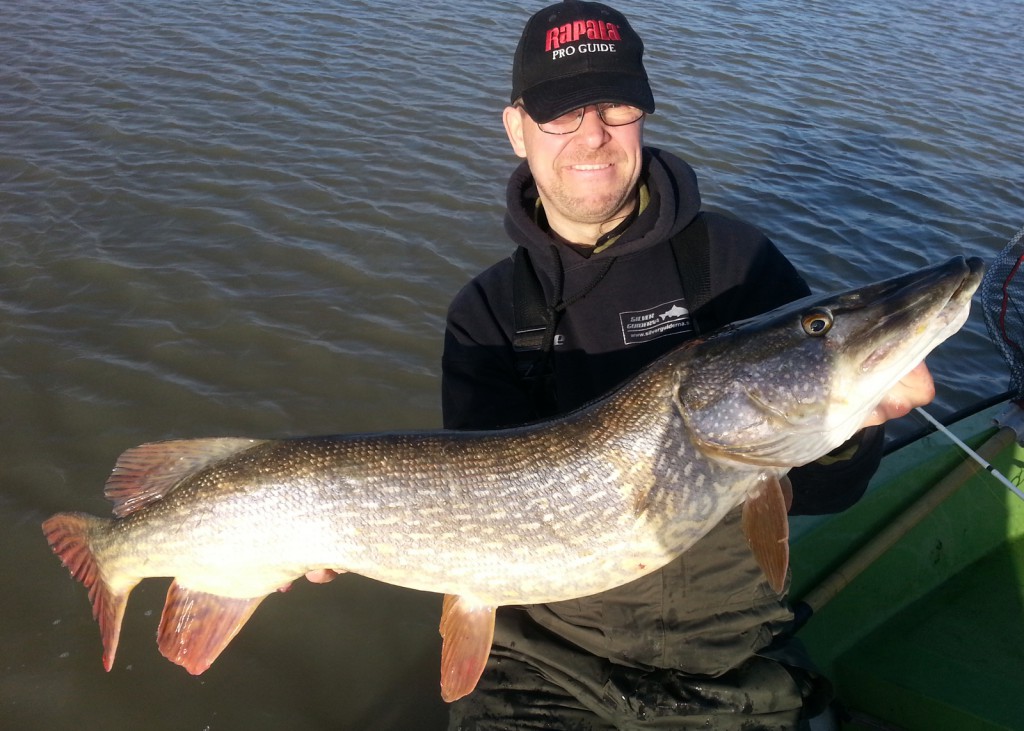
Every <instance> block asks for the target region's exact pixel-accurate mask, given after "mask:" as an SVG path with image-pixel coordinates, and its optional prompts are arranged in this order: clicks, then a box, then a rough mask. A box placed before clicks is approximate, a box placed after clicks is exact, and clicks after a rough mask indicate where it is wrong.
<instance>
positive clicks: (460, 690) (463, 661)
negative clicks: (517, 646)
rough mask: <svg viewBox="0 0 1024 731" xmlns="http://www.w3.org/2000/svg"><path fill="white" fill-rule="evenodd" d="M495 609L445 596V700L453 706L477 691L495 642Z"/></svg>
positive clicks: (457, 597)
mask: <svg viewBox="0 0 1024 731" xmlns="http://www.w3.org/2000/svg"><path fill="white" fill-rule="evenodd" d="M494 611H495V608H494V607H482V606H480V605H477V604H473V603H472V602H471V601H468V600H467V599H465V598H464V597H460V596H453V595H451V594H445V595H444V605H443V608H442V610H441V626H440V631H441V637H442V638H443V640H442V643H441V697H442V698H444V700H445V701H447V702H448V703H451V702H452V701H457V700H458V699H459V698H462V697H463V696H465V695H469V694H470V693H472V692H473V688H475V687H476V684H477V681H478V680H480V676H481V675H482V674H483V672H484V666H485V665H487V656H488V655H490V653H491V641H492V640H493V639H494Z"/></svg>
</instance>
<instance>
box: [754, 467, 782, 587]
mask: <svg viewBox="0 0 1024 731" xmlns="http://www.w3.org/2000/svg"><path fill="white" fill-rule="evenodd" d="M782 479H783V480H785V479H787V478H785V477H783V478H782ZM743 535H745V536H746V537H747V543H749V544H750V549H751V550H752V551H753V552H754V557H755V558H756V559H757V563H758V564H759V565H760V566H761V570H762V571H764V575H765V576H766V577H767V578H768V583H769V584H770V585H771V587H772V589H773V590H774V591H775V592H776V593H777V594H781V593H782V590H783V589H784V588H785V585H786V572H787V571H788V570H789V519H788V517H787V510H786V498H785V496H784V494H783V490H782V484H781V483H780V481H779V478H778V477H777V476H775V475H765V476H764V477H763V478H762V479H761V482H760V484H759V487H758V488H757V489H756V490H755V491H754V492H752V493H751V494H750V495H747V499H746V501H745V502H744V503H743Z"/></svg>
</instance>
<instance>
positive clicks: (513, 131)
mask: <svg viewBox="0 0 1024 731" xmlns="http://www.w3.org/2000/svg"><path fill="white" fill-rule="evenodd" d="M501 120H502V122H504V123H505V134H507V135H508V141H509V142H510V143H512V151H513V152H514V153H516V155H517V156H519V157H522V158H525V157H526V144H525V143H524V142H523V112H522V110H520V109H519V108H518V107H505V111H504V112H503V113H502V115H501Z"/></svg>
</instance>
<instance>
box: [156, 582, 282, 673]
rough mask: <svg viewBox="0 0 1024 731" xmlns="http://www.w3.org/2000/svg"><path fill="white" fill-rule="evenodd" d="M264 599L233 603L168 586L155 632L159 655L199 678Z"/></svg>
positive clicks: (225, 598) (203, 593)
mask: <svg viewBox="0 0 1024 731" xmlns="http://www.w3.org/2000/svg"><path fill="white" fill-rule="evenodd" d="M264 598H265V596H258V597H252V598H249V599H232V598H231V597H224V596H218V595H216V594H207V593H206V592H202V591H193V590H191V589H187V588H185V587H183V586H179V585H178V582H177V581H173V582H171V588H170V589H168V591H167V601H166V603H165V604H164V612H163V615H162V616H161V617H160V629H159V630H158V631H157V644H158V645H159V646H160V652H161V653H162V654H163V656H164V657H166V658H167V659H168V660H170V661H171V662H173V663H177V664H178V665H181V666H182V667H183V668H185V669H186V670H188V671H189V672H190V673H191V674H192V675H199V674H200V673H202V672H203V671H204V670H206V669H207V668H208V667H210V665H212V664H213V661H214V660H216V659H217V656H218V655H220V653H221V651H222V650H223V649H224V648H225V647H227V646H228V643H229V642H231V640H232V639H233V638H234V636H235V635H237V634H238V631H239V630H240V629H242V625H244V624H245V623H246V622H247V621H248V619H249V617H251V616H252V613H253V612H254V611H256V607H258V606H259V605H260V602H261V601H263V599H264Z"/></svg>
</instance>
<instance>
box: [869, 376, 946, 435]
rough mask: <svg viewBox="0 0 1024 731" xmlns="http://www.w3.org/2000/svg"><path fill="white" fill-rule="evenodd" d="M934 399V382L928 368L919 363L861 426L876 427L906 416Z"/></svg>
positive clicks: (894, 387)
mask: <svg viewBox="0 0 1024 731" xmlns="http://www.w3.org/2000/svg"><path fill="white" fill-rule="evenodd" d="M933 398H935V382H934V381H932V374H931V373H929V371H928V366H926V365H925V364H924V361H921V362H920V363H919V364H918V365H917V367H916V368H914V370H912V371H910V373H908V374H907V375H905V376H903V378H902V379H901V380H900V382H899V383H897V384H896V385H895V386H893V388H892V390H891V391H889V393H887V394H886V395H885V398H883V399H882V401H881V403H879V404H878V406H876V407H875V409H874V411H872V412H871V414H869V415H868V418H867V419H866V420H865V421H864V423H863V424H862V426H876V425H878V424H883V423H885V422H886V421H889V419H898V418H899V417H901V416H906V415H907V414H908V413H910V411H911V409H913V408H915V407H917V406H924V405H925V404H928V403H931V400H932V399H933Z"/></svg>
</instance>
